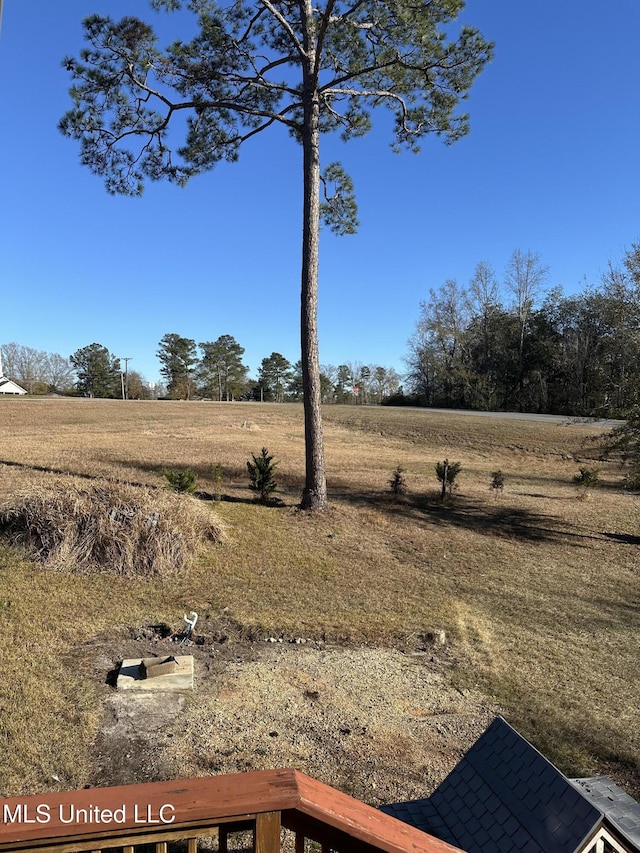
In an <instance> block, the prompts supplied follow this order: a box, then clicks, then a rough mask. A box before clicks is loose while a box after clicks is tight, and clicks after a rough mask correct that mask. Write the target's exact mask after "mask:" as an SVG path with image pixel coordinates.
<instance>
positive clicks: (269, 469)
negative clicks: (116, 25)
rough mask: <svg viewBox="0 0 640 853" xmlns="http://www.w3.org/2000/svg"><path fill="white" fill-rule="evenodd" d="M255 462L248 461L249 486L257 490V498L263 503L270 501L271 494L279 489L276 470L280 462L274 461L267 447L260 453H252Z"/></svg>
mask: <svg viewBox="0 0 640 853" xmlns="http://www.w3.org/2000/svg"><path fill="white" fill-rule="evenodd" d="M251 456H252V458H253V462H247V470H248V471H249V480H250V482H249V488H250V489H251V490H252V491H254V492H256V500H259V501H260V502H261V503H263V504H267V503H269V499H270V495H271V493H272V492H274V491H275V490H276V489H277V487H278V486H277V483H276V480H275V470H276V468H277V467H278V463H277V462H274V461H273V456H270V455H269V451H268V450H267V448H266V447H263V448H262V450H261V451H260V455H259V456H256V455H255V454H254V453H252V454H251Z"/></svg>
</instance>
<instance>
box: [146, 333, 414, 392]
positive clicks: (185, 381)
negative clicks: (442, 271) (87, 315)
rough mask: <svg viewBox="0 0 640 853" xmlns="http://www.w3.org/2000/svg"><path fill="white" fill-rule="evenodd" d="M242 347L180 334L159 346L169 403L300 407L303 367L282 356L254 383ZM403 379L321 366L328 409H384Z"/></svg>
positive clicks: (360, 368)
mask: <svg viewBox="0 0 640 853" xmlns="http://www.w3.org/2000/svg"><path fill="white" fill-rule="evenodd" d="M244 351H245V350H244V347H242V346H240V344H239V343H238V342H237V341H236V339H235V338H234V337H233V336H232V335H221V336H220V337H219V338H217V340H215V341H204V342H202V343H199V344H196V341H195V340H194V339H193V338H185V337H183V336H182V335H178V334H176V333H173V332H172V333H169V334H166V335H165V336H164V337H163V338H162V340H161V341H160V346H159V349H158V353H157V355H158V358H159V360H160V363H161V365H162V366H161V368H160V373H161V375H162V377H163V379H164V380H165V382H166V387H167V396H168V397H169V398H170V399H181V400H191V399H194V398H197V399H209V400H219V401H222V400H227V401H230V400H264V401H269V402H277V403H282V402H293V401H302V399H303V390H302V384H303V383H302V363H301V361H300V360H298V361H296V362H294V363H292V362H291V361H289V360H288V359H287V358H286V357H285V356H284V355H282V353H279V352H272V353H271V354H270V355H268V356H266V357H265V358H263V359H262V362H261V364H260V367H259V369H258V374H257V377H256V378H251V377H250V376H249V368H248V367H247V366H246V365H245V364H243V363H242V356H243V355H244ZM400 382H401V380H400V376H399V375H398V373H397V372H396V371H395V370H394V369H393V368H387V367H382V366H380V365H362V364H360V363H359V362H352V363H349V364H342V365H339V366H338V367H335V366H333V365H331V364H327V365H322V366H321V369H320V383H321V394H322V401H323V402H324V403H357V402H361V403H366V404H370V403H381V402H382V401H383V399H384V398H385V397H388V396H389V395H391V394H397V392H398V390H399V388H400Z"/></svg>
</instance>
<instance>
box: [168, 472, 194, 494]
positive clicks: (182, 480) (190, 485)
mask: <svg viewBox="0 0 640 853" xmlns="http://www.w3.org/2000/svg"><path fill="white" fill-rule="evenodd" d="M162 475H163V477H164V478H165V480H166V481H167V485H168V486H169V488H170V489H172V490H173V491H174V492H184V493H186V494H187V495H192V494H193V493H194V492H195V491H196V489H197V488H198V475H197V474H196V472H195V471H194V470H193V469H192V468H179V469H170V468H165V469H164V470H163V472H162Z"/></svg>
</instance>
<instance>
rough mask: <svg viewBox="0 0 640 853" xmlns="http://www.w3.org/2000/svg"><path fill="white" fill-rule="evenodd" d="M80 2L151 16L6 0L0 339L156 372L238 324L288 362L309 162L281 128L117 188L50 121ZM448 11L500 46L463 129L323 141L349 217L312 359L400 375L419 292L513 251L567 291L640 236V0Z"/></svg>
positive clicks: (113, 3) (326, 241)
mask: <svg viewBox="0 0 640 853" xmlns="http://www.w3.org/2000/svg"><path fill="white" fill-rule="evenodd" d="M92 12H102V13H109V14H111V15H112V16H113V17H116V18H117V17H120V16H121V15H123V14H137V15H139V16H140V17H149V13H148V7H147V4H146V3H145V2H144V0H128V2H125V0H64V2H62V3H50V2H44V0H5V3H4V20H3V24H2V34H1V37H0V114H1V115H2V127H3V131H2V133H1V134H0V186H1V187H2V206H1V212H0V235H1V236H0V286H1V289H2V297H3V298H2V305H3V310H2V312H1V314H0V343H8V342H10V341H15V342H17V343H20V344H24V345H26V346H31V347H34V348H36V349H41V350H46V351H49V352H59V353H61V354H62V355H64V356H68V355H70V354H71V353H72V352H74V351H75V350H76V349H78V348H80V347H83V346H86V345H87V344H90V343H93V342H94V341H97V342H99V343H101V344H104V345H105V346H106V347H108V349H109V350H110V351H111V352H112V353H114V354H115V355H117V356H121V357H124V356H129V357H131V359H132V360H131V361H130V362H129V367H130V369H133V370H138V371H140V372H141V373H142V374H143V375H144V376H145V377H146V378H147V379H149V380H157V378H158V369H159V364H158V362H157V359H156V357H155V353H156V351H157V348H158V342H159V341H160V339H161V338H162V336H163V335H164V334H165V333H167V332H177V333H178V334H181V335H184V336H185V337H189V338H194V339H195V340H196V341H197V342H199V341H210V340H215V339H216V338H217V337H218V336H220V335H222V334H231V335H233V336H234V337H235V338H236V339H237V340H238V342H239V343H240V344H241V345H242V346H244V347H245V350H246V352H245V356H244V359H245V362H246V363H247V364H248V365H249V366H250V368H251V370H252V372H254V373H255V371H256V370H257V368H258V366H259V364H260V361H261V359H262V358H263V357H265V356H268V355H269V354H270V353H271V352H272V351H274V350H275V351H279V352H281V353H283V354H284V355H285V356H286V357H287V358H289V359H290V360H291V361H295V360H296V359H297V358H298V357H299V276H300V219H301V177H302V171H301V157H300V150H299V149H298V148H297V147H296V145H295V143H293V142H292V141H291V140H290V139H289V138H288V136H287V135H286V134H285V133H283V132H280V131H278V130H275V131H274V132H273V133H267V134H262V135H260V136H258V137H256V138H254V139H253V140H250V141H249V143H247V145H246V146H245V147H244V148H243V150H242V152H241V155H240V159H239V161H238V162H237V163H235V164H221V165H220V166H218V167H217V168H216V169H214V170H213V171H212V172H210V173H208V174H206V175H201V176H199V177H196V178H194V179H193V180H192V181H191V183H190V184H189V185H188V186H187V187H186V188H185V189H179V188H176V187H174V186H170V185H167V184H156V185H150V186H149V187H148V188H147V190H146V191H145V194H144V196H143V197H142V198H139V199H130V198H114V197H111V196H108V195H107V193H106V192H105V190H104V187H103V184H102V182H101V180H100V179H99V178H97V177H95V176H94V175H92V174H91V173H90V172H89V171H88V170H87V169H85V168H84V167H82V166H81V165H80V163H79V157H78V148H77V146H76V144H75V143H73V142H71V141H70V140H67V139H64V138H63V137H62V136H61V135H60V134H59V132H58V131H57V129H56V125H57V122H58V120H59V118H60V117H61V115H62V114H63V113H64V112H65V110H66V109H68V107H69V105H70V104H69V98H68V94H67V90H68V86H69V79H68V75H67V74H66V73H65V72H64V71H63V70H62V68H61V66H60V61H61V59H62V57H63V56H64V55H65V54H72V55H77V53H78V50H79V48H80V47H81V44H82V30H81V20H82V18H83V17H84V16H86V15H88V14H90V13H92ZM461 19H462V20H463V21H464V22H466V23H470V24H473V25H476V26H478V27H479V28H480V29H481V31H482V32H483V34H484V35H485V36H486V37H487V38H491V39H493V40H494V41H495V43H496V55H495V59H494V61H493V63H492V64H491V65H490V66H488V67H487V68H486V69H485V71H484V72H483V74H482V75H481V77H480V78H479V79H478V80H477V81H476V83H475V85H474V88H473V89H472V91H471V95H470V97H469V99H468V101H467V102H466V105H465V108H466V109H468V111H469V112H470V114H471V133H470V135H469V136H468V137H467V138H465V139H464V140H462V141H460V142H458V143H457V144H456V145H454V146H450V147H445V146H443V145H441V144H440V143H439V142H438V141H437V140H428V141H426V142H425V144H424V146H423V150H422V153H421V154H420V155H418V156H414V155H411V154H402V155H395V154H393V153H392V152H391V150H390V148H389V143H390V134H389V132H388V130H389V121H388V119H387V118H386V117H385V116H384V114H379V116H378V117H376V116H374V130H373V131H372V132H371V133H370V134H369V135H368V136H367V137H366V138H364V139H361V140H355V141H353V142H350V143H348V144H346V145H344V144H342V143H341V142H340V141H339V140H337V139H335V140H334V139H328V138H325V141H324V142H323V146H324V147H323V159H324V161H325V162H329V161H330V160H334V159H340V160H341V161H342V163H343V165H344V166H345V168H346V170H347V171H348V172H349V173H350V174H351V176H352V178H353V179H354V183H355V187H356V192H357V197H358V203H359V207H360V221H361V226H360V230H359V233H358V234H357V235H356V236H351V237H335V236H333V235H332V234H331V233H330V232H328V231H324V232H323V234H322V237H321V259H320V312H319V324H320V360H321V362H322V363H331V364H339V363H342V362H346V361H360V362H362V363H369V364H371V363H376V364H382V365H386V366H394V367H395V368H396V369H398V370H399V371H401V370H402V369H403V363H402V357H403V355H404V354H405V353H406V342H407V339H408V338H409V336H410V335H411V333H412V331H413V329H414V325H415V322H416V320H417V318H418V312H419V303H420V301H421V300H422V299H425V298H426V297H427V296H428V292H429V288H431V287H434V288H437V287H438V286H439V285H441V284H442V283H443V282H444V281H445V280H446V279H447V278H455V279H457V280H458V282H459V283H460V284H466V283H467V282H468V280H469V279H470V278H471V276H472V275H473V271H474V268H475V265H476V263H477V262H478V261H480V260H484V261H488V262H489V263H491V264H492V265H493V267H494V268H495V270H496V273H497V276H498V278H499V279H501V278H502V277H503V274H504V269H505V266H506V264H507V261H508V259H509V256H510V255H511V253H512V252H513V250H514V249H516V248H521V249H522V250H524V251H526V250H531V251H533V252H537V253H539V255H540V257H541V260H542V261H543V263H544V264H546V265H547V266H548V267H549V269H550V276H549V282H548V284H549V286H554V285H561V286H562V287H563V288H564V290H565V291H566V292H567V293H572V292H576V291H580V290H582V289H583V288H584V287H585V285H586V284H587V283H597V282H598V281H599V279H600V276H601V274H602V273H603V272H604V271H605V270H606V267H607V264H608V263H609V261H613V262H614V263H617V262H619V261H620V259H621V257H622V255H623V254H624V251H625V249H627V248H629V246H630V244H631V243H632V242H637V241H638V240H639V239H640V192H639V188H640V181H639V178H640V158H639V157H638V139H639V138H640V71H639V64H638V59H637V56H638V49H637V44H638V33H640V3H638V0H611V2H609V3H607V4H604V3H602V2H601V0H600V2H595V0H536V2H533V0H469V2H468V3H467V6H466V9H465V10H464V12H463V15H462V16H461ZM170 23H171V18H168V19H167V21H166V22H165V26H169V25H170ZM167 40H168V39H167Z"/></svg>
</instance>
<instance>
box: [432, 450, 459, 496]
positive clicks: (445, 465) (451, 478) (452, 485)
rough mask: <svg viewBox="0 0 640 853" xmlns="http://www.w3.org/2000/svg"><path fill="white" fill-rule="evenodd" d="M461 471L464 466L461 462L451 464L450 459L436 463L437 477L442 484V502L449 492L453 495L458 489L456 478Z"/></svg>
mask: <svg viewBox="0 0 640 853" xmlns="http://www.w3.org/2000/svg"><path fill="white" fill-rule="evenodd" d="M461 470H462V464H461V463H460V462H449V460H448V459H445V460H444V461H443V462H436V476H437V478H438V480H440V482H441V484H442V493H441V496H440V498H441V500H443V501H444V499H445V497H446V493H447V490H448V491H449V494H450V495H451V494H452V492H453V490H454V489H457V488H458V484H457V483H456V477H457V476H458V474H459V473H460V471H461Z"/></svg>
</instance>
